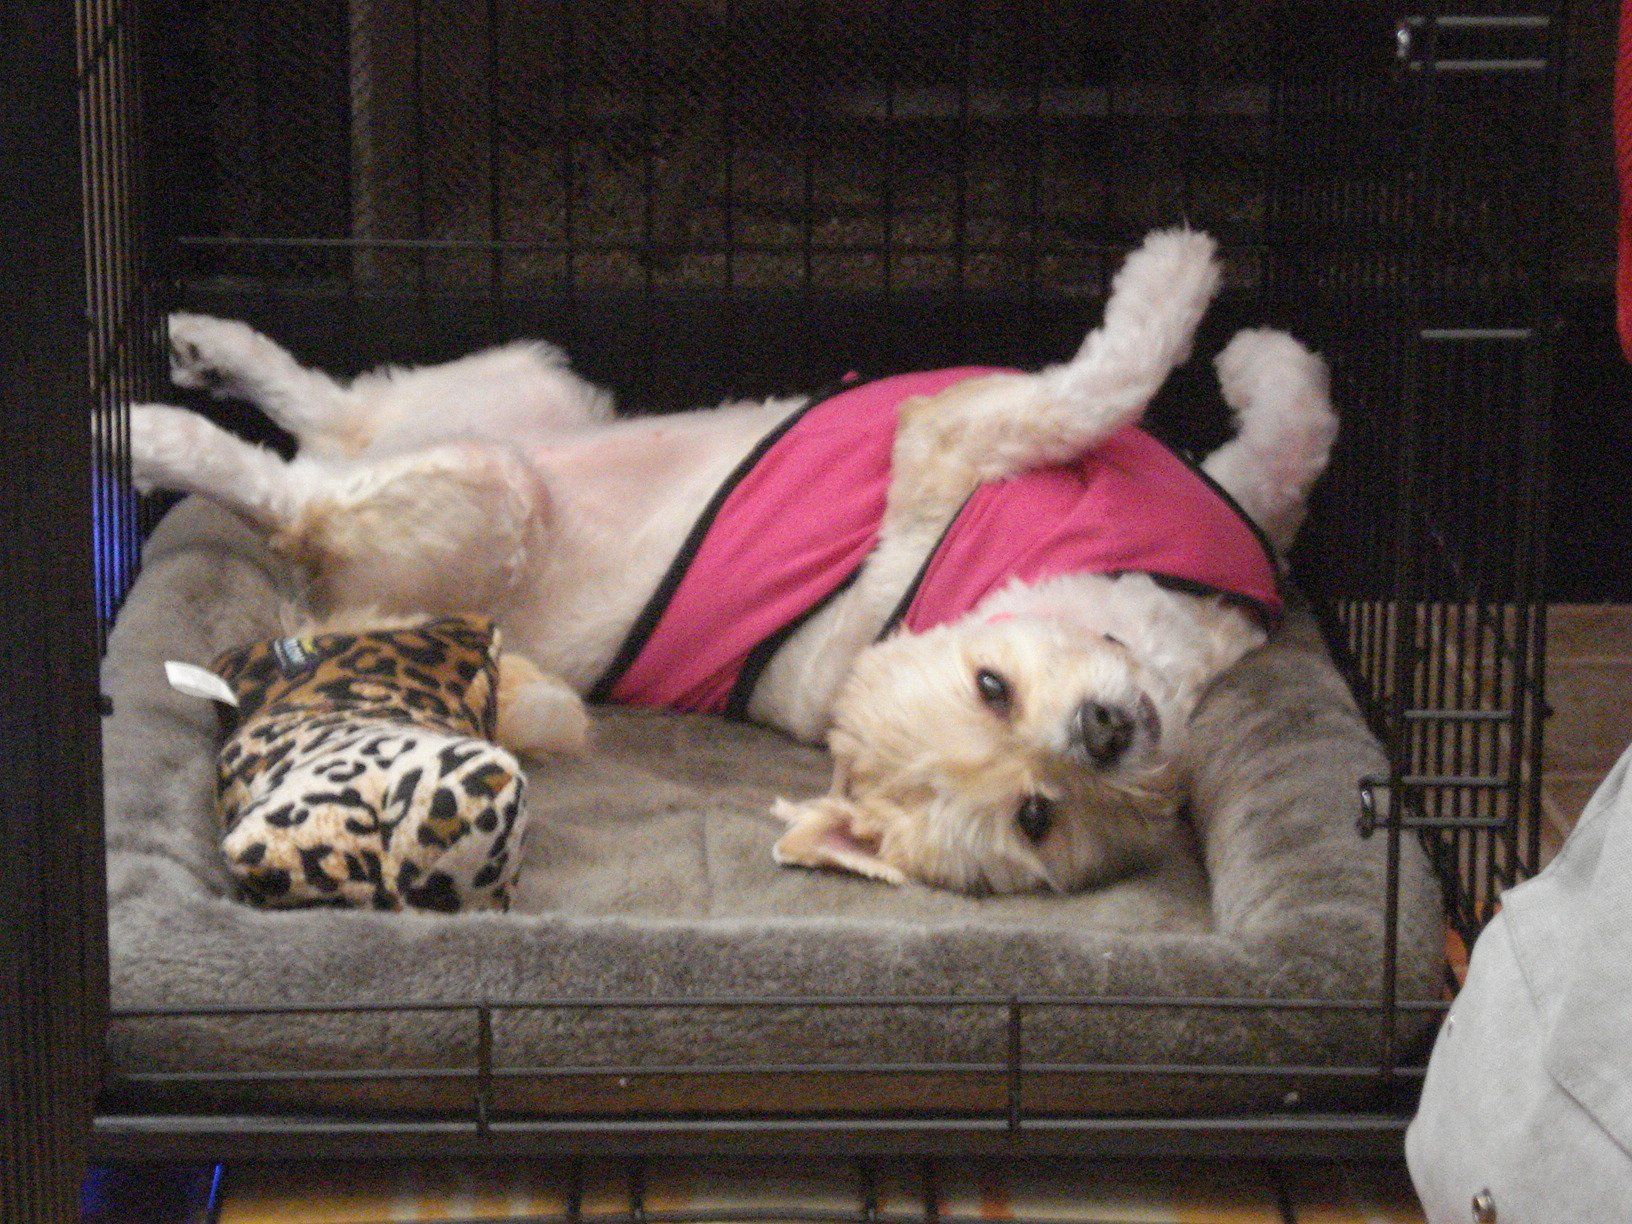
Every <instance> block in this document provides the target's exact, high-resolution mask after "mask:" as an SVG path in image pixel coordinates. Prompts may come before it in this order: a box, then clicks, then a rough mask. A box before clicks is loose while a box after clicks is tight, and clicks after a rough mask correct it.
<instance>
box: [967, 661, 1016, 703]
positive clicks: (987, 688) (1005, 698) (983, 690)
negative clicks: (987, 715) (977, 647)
mask: <svg viewBox="0 0 1632 1224" xmlns="http://www.w3.org/2000/svg"><path fill="white" fill-rule="evenodd" d="M975 687H976V688H978V689H979V690H980V699H981V700H982V701H984V702H985V703H986V704H987V705H989V706H990V707H991V708H992V709H994V710H996V711H997V712H998V713H999V714H1007V713H1008V712H1009V706H1010V704H1011V702H1012V694H1010V692H1009V682H1008V681H1007V680H1005V679H1003V677H1002V676H1000V675H998V674H997V673H996V672H994V671H988V670H987V669H986V668H984V667H983V668H981V669H980V670H979V671H978V672H976V673H975Z"/></svg>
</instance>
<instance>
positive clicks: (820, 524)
mask: <svg viewBox="0 0 1632 1224" xmlns="http://www.w3.org/2000/svg"><path fill="white" fill-rule="evenodd" d="M991 373H996V371H994V370H990V369H986V368H981V367H965V368H962V369H953V370H934V371H931V372H929V373H923V374H901V375H898V376H896V377H894V378H882V379H879V380H878V381H877V382H870V383H864V384H862V385H861V386H858V387H855V388H852V389H851V390H848V391H841V392H840V393H839V394H837V395H834V396H831V397H830V398H828V399H826V400H823V401H822V402H821V403H819V404H816V405H815V406H814V407H812V408H811V409H810V410H809V411H807V412H806V413H805V415H804V416H803V417H801V418H800V419H799V421H798V422H797V423H796V424H795V425H794V427H793V428H792V429H790V430H789V431H788V432H787V433H786V434H784V435H783V436H782V437H781V438H780V439H778V440H777V442H776V444H775V445H774V446H772V447H771V449H770V450H769V451H767V452H766V453H765V455H764V457H762V458H761V459H760V461H759V462H758V463H757V464H755V465H754V468H753V470H752V471H750V472H749V473H748V474H747V475H746V476H744V477H743V479H742V480H741V481H740V482H738V484H737V486H736V488H734V489H733V490H732V491H731V493H730V495H729V496H727V498H726V499H725V501H724V502H722V503H721V504H720V508H719V512H718V514H717V515H716V516H715V518H714V521H713V523H712V524H711V525H710V527H709V529H708V534H707V535H706V536H705V537H704V539H703V544H702V547H701V548H699V549H698V550H697V555H696V556H695V557H694V558H693V559H692V561H691V564H690V566H689V567H688V568H687V570H686V575H685V577H684V578H683V579H682V580H681V582H680V585H679V587H678V588H676V590H675V592H674V596H673V598H672V599H670V600H669V604H668V607H667V609H666V610H665V611H664V613H663V616H662V618H661V619H660V620H659V621H658V623H657V625H656V627H655V628H654V629H653V631H652V634H651V636H650V638H648V639H647V641H646V644H645V646H644V648H643V649H642V650H641V652H640V654H639V655H637V656H636V658H635V660H634V662H633V663H631V664H630V665H629V668H628V670H626V671H625V672H624V673H623V676H622V677H621V678H620V679H619V680H618V682H617V683H616V684H615V685H614V686H613V688H612V699H613V700H614V701H620V702H624V703H626V704H630V705H642V706H651V707H654V708H657V709H664V710H700V711H706V712H709V713H716V714H717V713H719V712H721V711H723V710H724V709H725V705H726V700H727V698H729V697H730V695H731V690H732V687H733V686H734V685H735V684H736V681H737V675H738V673H739V672H741V670H742V666H743V664H744V663H745V662H746V661H747V659H748V656H749V654H750V653H752V651H753V649H754V647H755V646H757V645H759V643H760V642H762V641H764V640H765V639H766V638H767V637H769V636H770V635H771V634H773V633H776V632H778V631H779V630H781V629H782V628H784V627H785V626H786V625H788V624H790V623H791V622H793V621H794V620H796V619H798V617H799V616H800V615H802V614H803V613H804V612H806V611H808V610H809V609H810V608H812V607H814V606H815V605H816V604H817V603H819V602H820V601H821V600H823V599H825V598H827V597H828V596H829V595H831V594H832V593H833V592H834V591H835V590H837V589H838V587H839V585H840V584H841V583H843V582H844V581H845V580H846V579H847V578H849V577H850V575H851V574H852V573H854V572H855V570H856V569H857V567H859V566H860V565H861V563H862V562H863V561H864V560H865V559H866V557H867V554H868V553H870V552H871V551H872V550H873V545H874V544H876V543H877V542H878V530H879V526H880V524H881V523H882V522H883V519H884V497H885V494H886V493H887V492H888V490H889V484H890V453H891V451H892V449H893V447H894V442H895V425H896V410H897V409H898V408H899V407H900V405H901V404H902V403H903V402H904V401H905V400H908V399H910V398H911V397H913V396H915V395H931V394H933V393H935V392H937V391H940V390H943V389H944V388H946V387H950V386H951V385H952V384H953V383H956V382H961V381H962V380H963V379H965V378H972V377H975V376H977V375H981V374H991Z"/></svg>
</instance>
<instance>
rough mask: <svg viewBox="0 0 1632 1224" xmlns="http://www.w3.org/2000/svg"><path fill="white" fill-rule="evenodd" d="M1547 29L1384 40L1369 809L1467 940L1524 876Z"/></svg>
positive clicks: (1545, 363) (1553, 76)
mask: <svg viewBox="0 0 1632 1224" xmlns="http://www.w3.org/2000/svg"><path fill="white" fill-rule="evenodd" d="M1558 25H1559V14H1558V13H1557V12H1555V11H1553V10H1551V9H1545V8H1530V9H1522V8H1515V9H1511V10H1507V11H1499V12H1488V11H1481V12H1422V13H1414V14H1410V15H1408V16H1406V17H1405V18H1403V19H1402V20H1401V22H1400V24H1399V26H1398V29H1397V32H1396V38H1397V55H1398V58H1399V63H1400V72H1401V74H1402V76H1403V81H1404V90H1405V97H1406V100H1407V105H1408V106H1409V108H1410V114H1411V133H1410V138H1411V151H1412V155H1413V156H1412V161H1411V163H1410V165H1411V173H1412V175H1413V176H1414V181H1413V184H1412V187H1413V191H1412V196H1413V199H1412V206H1413V215H1412V225H1411V246H1410V249H1409V251H1408V252H1407V253H1406V255H1407V260H1408V263H1407V268H1408V275H1407V277H1406V279H1405V284H1406V285H1407V286H1408V292H1409V296H1408V298H1407V310H1406V312H1405V315H1404V321H1405V322H1406V324H1407V329H1406V333H1405V349H1404V352H1405V363H1404V380H1403V387H1402V403H1401V412H1400V418H1399V426H1400V431H1399V439H1398V446H1399V450H1398V467H1397V474H1395V475H1394V479H1395V481H1396V485H1395V497H1396V502H1395V509H1394V515H1395V518H1394V532H1395V534H1394V540H1393V555H1392V561H1391V563H1392V567H1393V574H1392V583H1391V586H1392V607H1391V609H1390V610H1389V614H1390V617H1391V620H1392V623H1391V625H1390V632H1389V634H1388V638H1389V641H1390V650H1389V653H1390V655H1391V657H1390V658H1389V659H1388V660H1387V665H1388V673H1389V674H1388V679H1387V683H1386V685H1385V686H1384V691H1385V692H1386V703H1385V707H1384V709H1383V715H1384V717H1385V719H1386V725H1387V727H1388V729H1389V732H1390V736H1389V738H1390V753H1391V758H1392V760H1391V764H1392V770H1393V777H1392V778H1390V779H1389V781H1388V790H1389V791H1390V792H1391V798H1392V801H1393V802H1392V805H1391V806H1390V807H1389V809H1388V810H1389V811H1390V812H1392V813H1393V817H1394V818H1396V819H1397V820H1398V824H1399V827H1401V828H1406V829H1416V830H1418V831H1419V832H1420V833H1421V835H1422V837H1423V838H1424V841H1425V843H1426V845H1427V846H1428V848H1429V851H1430V853H1431V855H1432V856H1433V858H1434V861H1435V864H1436V867H1437V868H1438V870H1439V873H1440V876H1441V878H1442V880H1443V881H1444V885H1445V889H1446V900H1447V906H1448V913H1449V916H1450V919H1451V921H1452V923H1453V925H1454V926H1455V927H1456V928H1457V929H1458V931H1459V932H1460V933H1461V934H1462V935H1463V936H1464V937H1465V938H1467V939H1469V940H1471V938H1472V936H1473V935H1475V934H1476V933H1477V931H1478V929H1479V928H1480V927H1481V926H1483V924H1484V923H1485V922H1486V921H1487V920H1488V919H1489V918H1490V917H1491V916H1492V915H1493V913H1494V907H1495V906H1496V904H1497V902H1498V900H1499V897H1500V892H1501V889H1503V888H1505V887H1508V886H1510V885H1512V884H1514V883H1516V882H1517V881H1518V880H1520V879H1522V878H1524V877H1526V876H1529V875H1531V874H1533V873H1534V872H1535V871H1536V870H1537V867H1538V861H1537V860H1538V853H1539V837H1540V825H1541V822H1540V777H1539V771H1540V747H1541V720H1542V716H1543V701H1542V680H1543V667H1542V663H1543V649H1544V628H1545V613H1544V608H1543V606H1542V603H1541V600H1542V588H1541V574H1542V563H1543V557H1542V549H1543V545H1544V539H1545V532H1544V524H1543V516H1544V495H1545V489H1546V477H1547V434H1548V413H1549V388H1548V371H1549V366H1550V353H1549V348H1550V338H1551V336H1552V333H1553V325H1552V316H1553V311H1554V303H1553V300H1552V294H1551V284H1552V277H1551V272H1552V269H1551V266H1550V260H1551V234H1552V216H1551V214H1552V205H1551V200H1550V197H1551V194H1552V191H1553V189H1554V187H1553V184H1554V169H1555V165H1556V156H1555V143H1556V139H1557V133H1558V131H1559V127H1560V119H1561V116H1560V107H1559V104H1558V92H1557V80H1558V76H1559V66H1558V51H1557V48H1558V46H1559V39H1558ZM1385 478H1386V477H1385Z"/></svg>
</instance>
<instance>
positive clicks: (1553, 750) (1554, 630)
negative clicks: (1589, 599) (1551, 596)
mask: <svg viewBox="0 0 1632 1224" xmlns="http://www.w3.org/2000/svg"><path fill="white" fill-rule="evenodd" d="M1547 703H1548V705H1550V706H1551V707H1552V710H1553V716H1552V718H1550V719H1548V721H1547V729H1546V735H1545V739H1544V741H1543V745H1542V806H1543V808H1544V810H1545V814H1546V818H1547V829H1546V834H1547V836H1546V838H1545V841H1546V842H1547V844H1548V846H1549V848H1550V849H1556V848H1557V846H1558V845H1559V844H1560V843H1561V842H1562V841H1563V839H1564V837H1565V836H1566V835H1567V834H1568V832H1569V830H1570V829H1571V828H1573V827H1574V826H1575V821H1576V818H1577V817H1578V816H1580V815H1581V809H1582V808H1583V807H1585V806H1586V803H1587V800H1588V799H1590V798H1591V797H1592V792H1593V791H1594V790H1596V789H1597V787H1598V784H1599V783H1600V782H1602V781H1603V780H1604V775H1605V774H1606V773H1608V772H1609V769H1610V767H1611V766H1612V765H1614V764H1615V762H1616V761H1617V760H1618V759H1619V758H1620V755H1621V753H1623V752H1625V751H1626V748H1627V745H1628V744H1632V604H1562V605H1555V606H1554V607H1553V608H1551V609H1550V610H1549V612H1548V617H1547Z"/></svg>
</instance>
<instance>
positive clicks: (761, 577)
mask: <svg viewBox="0 0 1632 1224" xmlns="http://www.w3.org/2000/svg"><path fill="white" fill-rule="evenodd" d="M1006 372H1007V371H1003V370H997V369H989V368H984V367H974V366H970V367H963V368H960V369H951V370H936V371H931V372H929V373H922V374H902V375H897V376H895V377H893V378H884V379H879V380H878V381H876V382H869V383H863V384H861V385H858V386H851V387H848V388H846V389H844V390H841V391H839V392H838V393H836V394H834V395H830V396H827V397H826V398H822V399H817V400H815V401H813V402H812V403H811V404H809V405H808V406H807V407H805V408H804V409H802V410H800V411H798V412H795V413H794V414H792V415H791V416H790V417H789V418H788V419H787V420H786V421H784V422H782V423H781V424H780V425H778V426H777V427H776V428H775V429H774V430H772V431H771V433H770V434H769V435H768V436H766V437H765V438H764V439H763V440H761V442H760V443H759V445H758V446H757V447H755V449H754V451H753V453H751V454H750V455H749V456H748V457H747V458H746V459H745V460H743V462H742V463H741V464H740V465H738V467H737V469H736V471H734V472H733V473H732V474H731V476H730V477H728V478H727V480H726V482H725V484H724V485H722V486H721V488H720V489H719V491H718V492H716V493H715V495H714V497H713V499H712V500H711V501H710V502H709V505H708V507H707V508H706V509H705V510H704V511H703V514H702V516H701V517H700V518H699V519H698V521H697V523H696V525H695V526H694V527H693V528H692V531H691V534H690V536H689V537H688V538H687V539H686V542H685V544H684V545H683V546H682V547H681V549H680V553H679V555H678V556H677V557H676V558H675V560H674V563H673V564H672V565H671V566H670V568H669V571H668V573H667V574H666V575H665V576H664V578H663V581H662V582H661V583H659V584H658V588H657V590H656V591H655V592H654V593H653V595H652V598H651V599H650V600H649V601H648V603H647V605H646V607H645V608H644V610H643V611H642V612H641V615H640V617H639V618H638V619H637V621H636V622H635V625H634V627H633V628H632V629H631V630H630V632H629V635H628V637H627V638H626V639H625V640H624V643H623V646H622V647H621V649H620V650H619V652H618V655H617V657H616V658H615V659H614V660H613V662H612V664H611V666H610V667H609V668H608V669H607V671H606V673H605V674H604V675H603V676H602V677H601V679H600V681H599V682H598V683H597V684H596V685H595V687H594V688H593V689H592V690H591V693H590V696H591V698H592V699H594V700H601V701H605V700H612V701H617V702H621V703H624V704H629V705H642V706H651V707H655V708H660V709H668V710H696V711H706V712H710V713H725V714H728V715H732V716H736V717H741V716H743V715H745V714H746V712H747V708H748V702H749V700H750V698H751V697H752V696H753V690H754V685H755V683H757V681H758V679H759V676H760V674H761V672H763V671H764V669H765V666H766V664H768V663H769V662H770V660H771V658H772V657H773V656H774V655H775V653H776V651H777V650H778V649H779V648H780V647H781V645H782V644H783V643H784V642H786V641H787V640H788V638H790V637H791V636H793V634H794V633H795V632H796V631H797V630H798V629H799V627H800V626H801V625H803V624H804V623H805V622H806V621H807V620H809V619H810V618H811V617H812V616H814V615H815V614H816V613H817V612H819V611H820V610H821V609H822V608H823V607H825V606H826V604H827V603H828V601H829V600H831V599H833V598H834V596H836V595H838V594H839V593H840V592H841V591H843V590H844V589H845V588H846V587H848V586H849V585H850V583H851V582H852V581H854V579H855V577H856V575H857V574H858V573H859V572H860V570H861V567H862V564H863V563H864V562H865V561H866V559H867V556H868V554H869V553H871V552H872V550H873V547H874V546H875V545H876V544H877V543H878V534H879V528H880V525H881V523H882V521H883V517H884V502H885V496H886V494H887V493H888V490H889V483H890V456H891V453H892V451H893V448H894V443H895V432H896V421H897V416H898V412H899V408H900V406H901V404H902V403H904V402H905V401H906V400H908V399H910V398H912V397H913V396H916V395H931V394H934V393H935V392H937V391H941V390H944V389H945V388H947V387H950V386H951V385H953V384H954V383H957V382H961V381H963V380H964V379H966V378H977V377H981V376H983V375H988V374H999V373H1006ZM1130 572H1141V573H1147V574H1150V575H1151V576H1152V577H1153V578H1155V579H1156V580H1157V581H1159V582H1163V583H1166V584H1169V585H1173V586H1176V587H1179V588H1180V589H1184V590H1188V591H1193V592H1197V593H1210V594H1222V595H1225V596H1228V597H1231V598H1233V599H1236V600H1239V601H1240V602H1242V603H1244V604H1245V605H1246V606H1247V607H1249V608H1251V609H1252V610H1254V611H1255V612H1256V613H1257V614H1258V615H1259V616H1261V617H1262V618H1263V619H1265V620H1266V621H1268V620H1273V619H1274V618H1275V617H1277V616H1279V614H1280V611H1281V597H1280V592H1279V590H1278V588H1277V583H1276V569H1275V562H1274V560H1273V555H1272V553H1271V552H1270V550H1269V548H1268V545H1267V544H1266V543H1265V542H1264V541H1263V538H1262V536H1261V535H1260V534H1259V532H1258V530H1257V528H1256V526H1255V525H1254V524H1252V522H1251V521H1250V520H1249V519H1247V517H1246V516H1245V515H1244V514H1243V513H1242V512H1241V511H1240V510H1239V509H1238V508H1237V507H1236V506H1235V504H1234V503H1233V502H1232V501H1231V500H1230V499H1229V495H1228V494H1226V493H1225V492H1224V491H1223V490H1222V489H1220V488H1219V487H1218V486H1217V485H1216V484H1214V483H1213V482H1212V481H1211V480H1210V479H1209V478H1208V477H1207V476H1206V475H1205V474H1203V473H1202V472H1200V471H1199V470H1197V469H1195V468H1193V467H1191V466H1190V465H1188V464H1186V463H1185V462H1184V461H1183V460H1181V459H1179V458H1178V457H1177V456H1175V455H1174V454H1173V453H1172V452H1171V451H1169V450H1168V449H1167V448H1166V447H1165V446H1163V445H1162V444H1161V443H1160V442H1158V441H1157V440H1156V439H1155V438H1152V437H1151V436H1150V435H1149V434H1147V433H1145V432H1144V431H1143V430H1140V429H1136V428H1133V427H1131V426H1130V427H1128V428H1126V429H1123V430H1121V431H1120V432H1118V433H1116V434H1115V435H1113V436H1112V437H1111V438H1109V439H1108V440H1107V441H1105V442H1104V443H1102V444H1101V445H1100V446H1098V447H1096V448H1095V449H1094V450H1093V451H1092V452H1090V453H1088V454H1086V455H1084V456H1082V457H1081V458H1080V459H1077V460H1075V461H1073V462H1071V463H1068V464H1062V465H1060V466H1058V467H1050V468H1042V469H1037V470H1035V471H1030V472H1025V473H1022V474H1020V475H1018V476H1014V477H1011V478H1010V479H1007V480H999V481H992V482H989V483H987V484H984V485H982V486H980V488H978V489H977V490H975V492H974V493H973V494H972V495H971V496H970V498H969V500H968V501H967V502H965V503H964V506H963V508H962V509H961V510H960V511H959V512H958V514H957V516H956V517H955V518H954V519H953V521H952V523H951V525H950V526H949V527H948V528H947V530H946V533H945V534H944V535H943V536H942V538H941V541H940V543H939V544H938V545H937V546H936V547H935V549H934V551H933V552H931V554H930V555H929V557H928V558H927V559H926V560H925V563H924V566H923V568H922V570H921V571H920V572H919V575H918V578H917V580H916V581H915V582H914V583H913V585H912V587H911V589H910V590H908V591H907V592H906V594H905V595H904V596H903V597H902V599H901V602H900V605H899V606H898V607H897V609H896V611H895V614H894V615H893V616H891V618H890V621H889V623H888V624H887V625H886V626H885V630H884V632H885V633H889V632H891V631H892V630H893V629H894V628H895V627H896V626H897V625H904V626H905V627H906V628H907V629H909V630H911V631H912V632H915V633H919V632H922V631H924V630H925V629H930V628H933V627H934V626H936V625H943V624H946V623H948V622H950V621H954V620H957V619H958V618H959V617H961V616H963V615H964V614H966V613H967V612H969V611H971V610H972V609H973V608H975V607H977V606H978V605H979V604H980V602H981V601H982V600H983V599H985V598H986V597H987V596H988V595H990V594H991V593H992V592H993V591H996V590H997V589H999V588H1000V587H1003V586H1006V585H1007V584H1008V583H1009V582H1011V581H1013V580H1015V579H1018V580H1020V581H1023V582H1037V581H1039V580H1041V579H1044V578H1049V577H1054V576H1057V575H1061V574H1072V573H1096V574H1118V573H1130ZM881 636H882V635H881Z"/></svg>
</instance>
